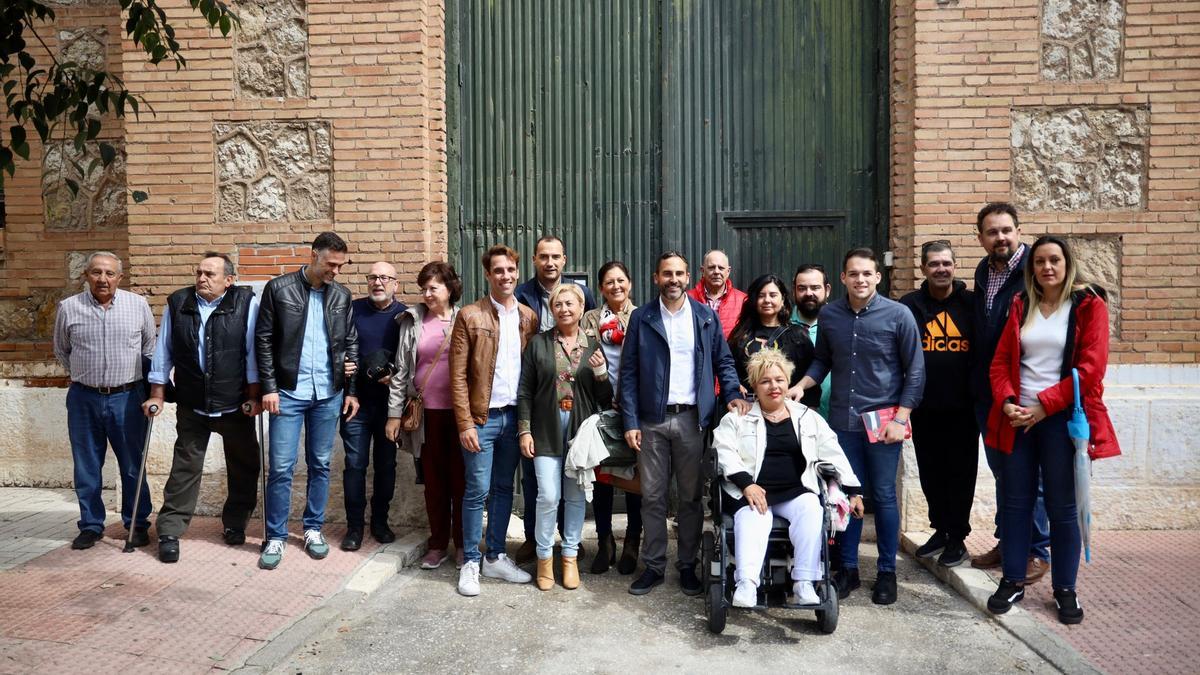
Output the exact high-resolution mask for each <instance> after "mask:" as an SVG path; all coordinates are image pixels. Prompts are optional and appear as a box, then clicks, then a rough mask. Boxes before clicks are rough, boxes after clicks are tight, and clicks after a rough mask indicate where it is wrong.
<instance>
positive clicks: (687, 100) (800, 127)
mask: <svg viewBox="0 0 1200 675" xmlns="http://www.w3.org/2000/svg"><path fill="white" fill-rule="evenodd" d="M450 8H451V11H452V12H453V14H452V19H451V26H450V28H451V30H450V43H451V53H450V73H451V86H450V87H449V91H450V106H449V108H450V110H449V111H450V138H449V141H450V153H451V157H450V189H451V195H450V205H451V212H450V216H451V225H452V230H451V247H452V253H453V254H454V255H455V259H456V260H457V263H458V265H459V266H460V271H462V272H464V273H465V281H466V286H467V288H468V289H469V290H468V296H467V297H475V296H477V295H479V294H481V293H482V292H483V290H484V285H483V283H482V280H481V277H480V270H481V268H480V265H479V262H478V258H479V255H480V254H481V253H482V251H483V250H485V249H486V248H487V247H488V246H490V245H491V244H493V243H497V242H503V243H507V244H509V245H511V246H513V247H514V248H516V249H517V250H518V251H519V252H520V253H521V255H522V273H523V274H524V275H528V274H531V273H532V270H531V268H530V265H529V256H530V255H531V254H532V249H533V242H534V241H535V240H536V239H537V238H538V237H539V236H540V235H542V234H546V233H554V234H557V235H559V236H560V237H562V238H563V239H564V241H565V242H566V248H567V254H568V259H569V264H568V271H572V272H577V273H581V274H585V275H586V278H587V280H588V282H589V285H593V286H594V285H595V281H594V279H593V278H592V277H593V275H594V273H595V271H596V269H598V268H599V266H600V265H601V264H603V262H604V261H606V260H609V259H611V258H618V259H621V260H623V261H625V262H626V263H627V264H628V265H629V267H630V269H631V272H632V274H633V277H634V283H635V294H634V295H635V298H638V299H641V300H644V299H645V298H647V297H649V295H650V292H651V289H650V288H649V286H650V273H651V271H652V270H653V263H654V260H655V259H656V258H657V255H658V253H660V252H661V251H662V250H663V249H665V248H675V249H679V250H681V251H683V252H684V253H685V254H686V255H687V256H688V258H689V259H690V260H691V261H692V267H693V278H694V279H695V278H696V276H697V275H696V270H697V268H698V267H699V263H700V257H701V256H702V255H703V253H704V252H705V251H706V250H708V249H710V248H714V247H721V248H723V249H725V250H726V251H727V252H728V253H729V256H730V259H731V261H732V262H733V266H734V268H735V270H734V281H735V283H737V284H738V285H739V286H742V287H745V286H746V285H747V284H748V283H749V282H750V280H751V279H752V278H753V277H754V276H757V275H758V274H760V273H762V272H767V271H772V272H776V273H779V274H782V275H783V276H784V277H785V278H786V277H790V275H791V272H792V271H793V270H794V269H795V267H796V265H798V264H799V263H801V262H819V263H822V264H825V265H826V266H827V267H828V268H829V269H830V271H831V272H836V269H837V266H838V263H839V262H840V258H841V254H842V252H844V251H845V250H846V249H847V248H849V247H850V246H852V245H874V246H876V247H879V245H880V244H881V243H883V242H885V241H886V220H887V210H886V203H885V202H884V201H883V199H882V198H883V197H884V196H885V195H886V185H887V183H886V171H881V170H880V167H886V166H887V161H886V154H885V153H886V147H887V124H888V120H887V114H886V107H885V103H886V91H885V89H884V86H885V83H886V78H885V73H886V69H885V66H886V59H885V58H884V55H885V54H886V53H887V44H886V36H887V30H886V17H887V12H886V3H884V2H883V1H882V0H693V1H689V0H661V1H656V0H605V1H595V0H571V1H570V2H561V1H555V0H494V1H493V2H463V1H459V2H452V3H451V4H450ZM455 79H457V82H455V81H454V80H455ZM455 227H457V235H458V236H457V237H455V236H454V234H455V230H454V228H455ZM833 276H834V279H833V281H834V283H835V285H836V283H837V282H836V274H834V275H833Z"/></svg>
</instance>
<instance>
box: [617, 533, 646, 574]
mask: <svg viewBox="0 0 1200 675" xmlns="http://www.w3.org/2000/svg"><path fill="white" fill-rule="evenodd" d="M641 544H642V536H641V535H640V534H639V535H638V536H637V537H634V538H630V536H629V532H626V533H625V543H624V544H621V559H620V560H619V561H617V571H618V572H620V573H621V574H633V573H634V572H636V571H637V564H638V554H639V553H640V551H641V547H642V546H641Z"/></svg>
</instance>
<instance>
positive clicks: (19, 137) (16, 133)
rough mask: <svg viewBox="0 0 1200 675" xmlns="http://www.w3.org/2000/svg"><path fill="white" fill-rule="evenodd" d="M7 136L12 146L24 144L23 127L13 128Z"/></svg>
mask: <svg viewBox="0 0 1200 675" xmlns="http://www.w3.org/2000/svg"><path fill="white" fill-rule="evenodd" d="M8 136H9V138H11V139H12V145H13V147H14V148H16V146H18V145H20V144H22V143H24V142H25V127H22V126H14V127H12V128H11V129H9V130H8Z"/></svg>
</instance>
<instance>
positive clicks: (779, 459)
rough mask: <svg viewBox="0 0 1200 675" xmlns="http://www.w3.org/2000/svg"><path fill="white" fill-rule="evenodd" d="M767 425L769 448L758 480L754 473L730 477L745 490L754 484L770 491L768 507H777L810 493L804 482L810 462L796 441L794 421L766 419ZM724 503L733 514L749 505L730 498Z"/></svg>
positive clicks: (764, 454) (742, 500) (789, 419)
mask: <svg viewBox="0 0 1200 675" xmlns="http://www.w3.org/2000/svg"><path fill="white" fill-rule="evenodd" d="M763 422H765V423H766V426H767V447H766V450H765V451H764V453H763V462H762V468H760V469H759V472H758V480H753V479H752V478H751V476H750V474H748V473H745V472H742V473H738V474H735V475H733V476H730V477H729V479H730V481H732V482H733V483H734V484H735V485H737V486H738V487H739V488H741V489H743V490H744V489H746V487H747V486H749V485H751V484H752V483H756V484H758V486H759V487H761V488H762V489H763V490H766V492H767V504H768V505H770V506H774V505H776V504H782V503H784V502H787V501H791V500H793V499H795V498H796V497H799V496H800V495H802V494H804V493H805V492H810V490H809V489H808V488H806V487H804V484H803V483H801V482H800V478H801V476H803V475H804V469H805V468H806V467H807V466H808V462H807V460H805V458H804V451H803V449H801V447H800V439H798V438H796V428H795V427H794V426H792V420H791V418H784V420H783V421H782V422H772V421H770V420H767V419H766V418H763ZM724 503H725V505H726V510H727V511H728V512H729V513H736V512H737V510H738V509H740V508H742V507H743V506H746V504H747V501H746V498H745V497H742V498H741V499H737V500H733V499H729V500H726V501H725V502H724Z"/></svg>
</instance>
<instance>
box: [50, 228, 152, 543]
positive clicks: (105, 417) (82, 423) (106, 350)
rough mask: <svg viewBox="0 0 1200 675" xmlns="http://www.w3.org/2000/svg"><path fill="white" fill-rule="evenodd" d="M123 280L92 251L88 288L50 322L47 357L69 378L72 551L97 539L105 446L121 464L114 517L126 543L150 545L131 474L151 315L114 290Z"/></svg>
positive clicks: (141, 303) (146, 516) (138, 456)
mask: <svg viewBox="0 0 1200 675" xmlns="http://www.w3.org/2000/svg"><path fill="white" fill-rule="evenodd" d="M122 276H123V270H122V267H121V259H120V258H118V257H117V256H116V254H114V253H110V252H108V251H97V252H95V253H93V254H91V255H90V256H88V259H87V264H86V265H85V266H84V273H83V278H84V281H85V282H86V284H87V288H86V289H84V290H83V292H81V293H77V294H75V295H72V296H70V297H68V298H65V299H64V300H63V301H62V302H60V303H58V314H57V315H56V317H55V319H54V355H55V356H56V357H57V358H58V361H59V363H61V364H62V366H63V368H65V369H66V371H67V374H68V376H69V377H70V378H71V386H70V388H69V389H68V390H67V432H68V434H69V435H70V438H71V455H72V459H73V461H74V465H75V495H76V497H77V498H78V500H79V523H78V525H79V535H78V536H77V537H75V540H74V541H72V542H71V548H73V549H85V548H91V547H92V546H94V545H95V544H96V542H98V541H100V539H101V538H102V537H103V533H104V515H105V510H104V502H103V500H102V499H101V497H100V488H101V485H102V482H103V478H102V476H101V471H102V470H103V468H104V456H105V453H106V451H107V449H108V445H109V444H111V445H112V448H113V454H114V455H116V457H117V465H118V467H120V475H121V520H122V522H124V524H125V527H126V528H132V530H133V531H132V533H131V534H132V536H131V538H130V542H131V543H132V544H133V545H135V546H145V545H146V544H148V543H150V535H149V529H150V510H151V509H150V490H149V488H147V487H146V485H145V484H141V485H139V484H138V480H137V476H138V468H139V467H140V466H141V464H142V443H143V441H144V440H145V437H146V418H145V417H143V416H142V414H141V411H140V410H139V406H141V404H142V399H143V396H144V394H143V393H142V358H143V357H146V356H149V355H150V352H151V350H152V349H153V348H154V314H153V313H151V311H150V305H149V304H147V303H146V299H145V298H143V297H142V296H140V295H137V294H136V293H130V292H129V291H123V290H120V289H118V288H117V286H118V285H119V284H120V283H121V277H122ZM139 493H140V495H141V496H140V499H136V500H135V495H137V494H139ZM135 501H137V502H138V508H137V509H136V510H137V513H136V514H135V513H134V506H133V505H134V502H135Z"/></svg>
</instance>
